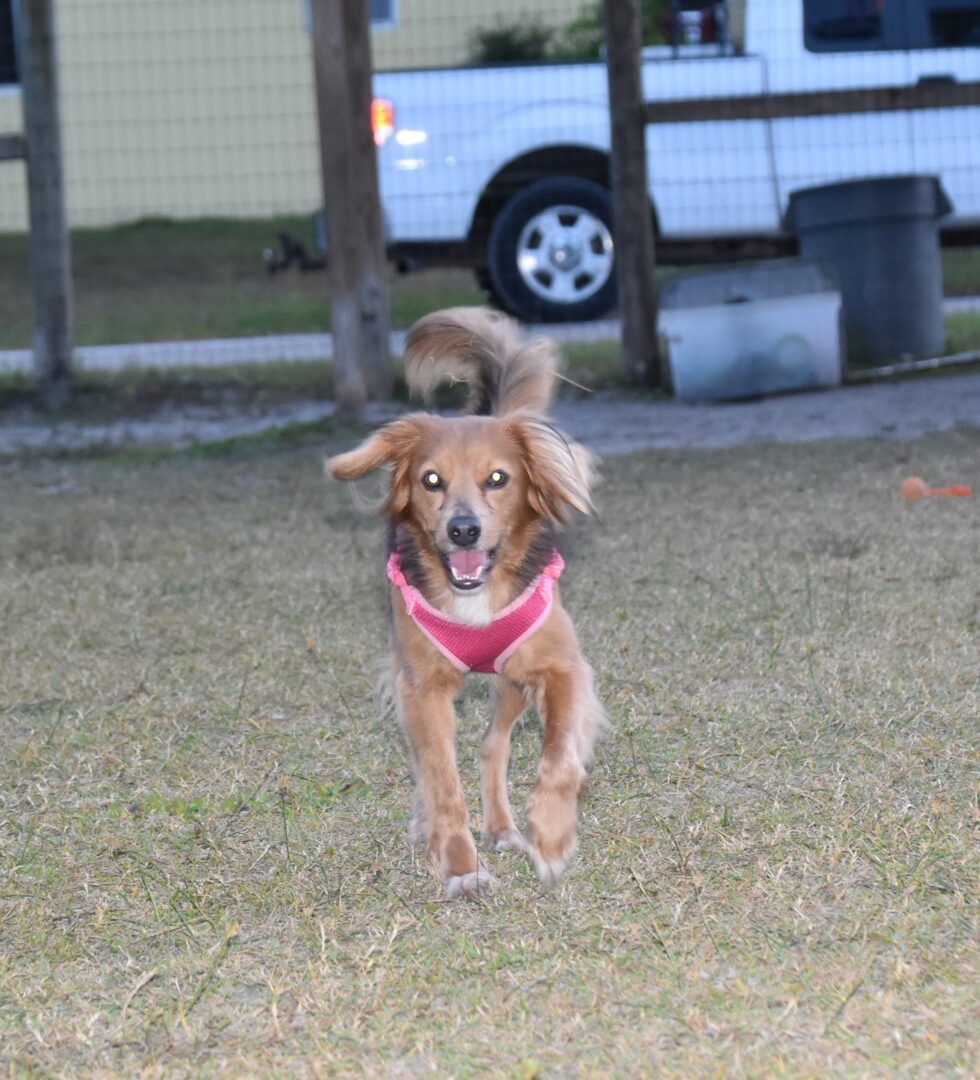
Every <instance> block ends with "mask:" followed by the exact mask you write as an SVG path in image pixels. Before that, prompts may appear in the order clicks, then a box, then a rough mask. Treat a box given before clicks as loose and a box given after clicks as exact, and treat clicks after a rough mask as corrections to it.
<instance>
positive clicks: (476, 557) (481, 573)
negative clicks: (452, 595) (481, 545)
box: [442, 548, 497, 589]
mask: <svg viewBox="0 0 980 1080" xmlns="http://www.w3.org/2000/svg"><path fill="white" fill-rule="evenodd" d="M496 557H497V549H496V548H491V549H490V550H489V551H482V550H479V549H476V548H460V549H459V550H458V551H450V552H448V553H445V554H443V556H442V558H443V561H444V562H445V564H446V568H447V569H448V570H449V581H450V584H451V585H452V586H453V588H455V589H478V588H479V587H480V586H481V585H482V584H483V583H484V582H485V581H486V580H487V575H488V574H489V573H490V570H491V569H492V568H493V563H494V559H496Z"/></svg>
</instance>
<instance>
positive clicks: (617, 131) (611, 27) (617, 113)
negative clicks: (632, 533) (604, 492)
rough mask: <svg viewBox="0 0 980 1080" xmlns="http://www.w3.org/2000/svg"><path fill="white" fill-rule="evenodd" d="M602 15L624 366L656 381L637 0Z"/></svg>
mask: <svg viewBox="0 0 980 1080" xmlns="http://www.w3.org/2000/svg"><path fill="white" fill-rule="evenodd" d="M603 18H604V22H605V30H606V74H607V76H608V79H609V117H610V130H611V136H612V193H613V214H614V237H613V239H614V242H615V244H616V274H617V284H618V286H619V306H620V314H621V316H622V325H623V332H622V333H623V336H622V349H623V367H624V369H625V372H626V374H627V375H628V376H630V377H631V378H635V379H643V380H645V381H646V382H648V383H652V384H656V383H658V382H659V378H660V365H659V361H658V357H657V326H656V323H657V301H656V294H655V293H654V284H653V270H654V249H653V220H652V215H651V212H650V200H649V198H648V196H647V166H646V138H645V133H646V127H645V115H644V101H643V85H642V79H641V76H640V64H641V56H640V54H641V51H642V48H643V32H642V25H641V21H640V0H603Z"/></svg>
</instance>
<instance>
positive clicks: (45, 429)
mask: <svg viewBox="0 0 980 1080" xmlns="http://www.w3.org/2000/svg"><path fill="white" fill-rule="evenodd" d="M332 411H333V406H332V405H331V404H330V403H328V402H302V403H297V404H295V405H288V406H280V407H277V408H274V409H269V410H266V411H258V410H250V411H245V412H243V411H241V410H238V409H235V408H233V407H208V408H202V407H186V408H183V409H180V410H179V411H178V410H175V409H173V408H167V409H162V410H160V411H159V412H157V413H156V414H153V415H151V416H145V417H141V418H139V419H130V420H121V421H115V422H113V423H108V424H82V423H79V422H77V421H62V422H55V423H51V422H50V421H48V420H47V419H45V418H44V417H43V416H41V415H40V414H37V413H33V412H28V411H26V410H25V411H21V412H18V413H15V414H8V415H7V417H6V419H5V422H4V423H3V424H2V426H0V456H6V457H9V456H11V455H19V454H25V453H27V454H46V453H63V452H65V451H78V450H84V449H88V448H92V447H98V446H104V447H135V446H170V447H177V448H183V447H187V446H190V445H192V444H194V443H200V442H213V441H216V440H220V439H228V438H234V437H237V436H242V435H251V434H256V433H258V432H260V431H264V430H267V429H269V428H273V427H282V426H284V425H286V424H291V423H309V422H311V421H315V420H320V419H323V418H324V417H327V416H329V415H330V414H331V413H332ZM391 415H393V410H392V409H391V408H378V409H376V410H374V412H373V413H372V415H371V416H370V417H369V419H370V420H373V421H377V422H380V421H382V420H384V419H386V418H387V417H389V416H391ZM554 416H555V419H556V421H557V422H558V424H559V425H560V426H561V427H563V428H564V429H565V430H566V431H568V433H569V434H570V435H572V436H573V437H574V438H576V439H579V440H581V441H582V442H584V443H586V444H587V445H589V446H591V447H592V448H593V449H594V450H596V451H598V452H599V453H600V454H607V455H608V454H626V453H630V452H632V451H634V450H643V449H647V448H651V447H661V448H681V447H727V446H737V445H743V444H749V443H760V442H809V441H813V440H818V439H836V438H862V437H879V438H889V439H914V438H916V437H918V436H920V435H924V434H926V433H928V432H932V431H948V430H950V429H951V428H954V427H957V426H964V427H971V428H978V427H980V373H978V372H969V373H962V374H944V375H934V376H930V377H928V378H917V379H909V380H906V381H902V382H890V383H879V384H870V385H863V386H850V387H840V388H837V389H833V390H825V391H818V392H811V393H802V394H787V395H783V396H779V397H770V398H762V399H759V400H755V401H748V402H739V403H729V404H720V405H687V404H683V403H681V402H676V401H656V402H649V401H630V400H623V399H622V398H617V397H614V396H612V395H606V394H599V395H596V396H595V397H591V398H585V399H576V400H564V401H559V402H558V403H557V405H556V407H555V409H554Z"/></svg>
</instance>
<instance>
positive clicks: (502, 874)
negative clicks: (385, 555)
mask: <svg viewBox="0 0 980 1080" xmlns="http://www.w3.org/2000/svg"><path fill="white" fill-rule="evenodd" d="M358 435H359V432H357V431H356V430H354V429H349V428H348V429H343V428H334V429H325V431H324V432H322V433H321V434H319V435H317V436H315V437H313V436H310V437H308V439H307V441H306V442H302V441H301V442H300V443H299V444H298V445H297V444H294V445H292V446H290V447H289V448H288V449H278V450H277V449H273V448H270V447H269V446H266V445H264V444H261V443H258V444H255V445H252V446H249V445H248V444H245V445H242V446H239V447H238V448H235V449H232V450H230V451H228V452H227V453H225V454H223V455H220V456H217V457H215V456H208V457H204V456H202V455H200V454H183V455H169V456H164V457H158V458H156V459H154V460H140V459H139V458H135V457H133V458H125V457H117V458H111V457H110V458H107V459H104V460H100V461H88V462H85V461H72V460H66V461H60V462H51V461H49V462H20V463H7V464H4V465H2V466H0V470H2V471H0V490H2V499H0V613H2V625H3V628H4V633H3V635H2V637H0V735H2V741H3V748H4V752H3V754H2V756H0V825H2V827H0V856H2V857H0V866H2V868H3V869H2V875H0V943H2V947H0V1047H2V1050H0V1060H2V1061H3V1063H4V1065H5V1066H6V1071H7V1072H8V1074H9V1075H11V1076H14V1077H20V1076H25V1077H34V1076H37V1077H41V1076H82V1075H88V1076H93V1075H95V1076H124V1075H137V1074H139V1075H146V1076H164V1075H167V1076H172V1075H192V1076H195V1077H196V1076H228V1077H232V1076H234V1077H237V1076H243V1075H248V1076H307V1075H309V1076H324V1077H326V1076H338V1075H339V1076H361V1075H363V1076H409V1075H415V1074H417V1073H421V1072H425V1071H428V1070H433V1071H434V1072H435V1073H436V1075H440V1076H459V1077H468V1076H487V1075H489V1076H500V1077H515V1078H527V1077H535V1076H583V1077H592V1076H597V1075H598V1076H637V1075H660V1076H667V1077H684V1078H687V1077H692V1076H708V1075H717V1076H763V1075H789V1076H810V1077H825V1076H828V1075H854V1076H881V1075H895V1074H910V1075H917V1076H955V1075H962V1076H967V1075H974V1074H975V1069H976V1066H977V1050H976V1048H977V1036H978V1023H977V1015H976V987H977V982H978V978H980V965H978V948H977V941H978V936H977V929H978V927H977V907H976V900H977V895H978V886H980V881H978V850H977V846H976V843H975V832H971V830H975V827H976V824H977V802H976V755H977V750H978V741H980V740H978V723H977V721H978V715H980V687H978V678H977V672H978V670H980V654H978V641H980V577H978V571H977V566H978V565H980V541H978V537H980V527H978V526H980V521H978V506H980V504H978V502H977V499H976V498H974V499H960V500H924V501H922V502H918V503H910V504H909V503H903V502H901V501H900V500H899V499H898V498H897V497H896V493H897V490H898V485H899V482H900V481H901V479H902V477H903V476H905V475H906V474H907V473H910V472H916V473H921V474H922V475H924V476H926V477H929V478H930V479H934V480H935V481H936V482H953V481H963V482H971V483H973V484H974V485H975V486H977V481H978V477H980V433H977V432H959V433H953V434H949V435H942V436H934V437H929V438H926V439H922V440H920V441H918V442H914V443H897V442H884V441H866V442H853V443H822V444H812V445H808V446H770V447H756V448H751V449H739V450H726V451H724V452H696V453H695V452H684V453H680V452H651V453H645V454H638V455H634V456H631V457H626V458H619V459H609V460H608V461H607V462H606V465H605V468H604V475H605V480H604V483H603V485H602V487H601V488H600V491H599V501H600V507H601V510H602V513H603V520H604V524H602V523H599V524H592V523H580V524H579V525H576V526H575V528H574V529H573V531H572V532H571V534H570V536H569V537H568V544H567V549H566V551H567V554H568V556H569V558H568V561H569V569H568V571H567V573H566V575H565V577H564V578H563V579H562V589H563V594H564V600H565V602H566V604H567V606H568V607H569V609H570V610H571V611H572V613H573V614H574V616H575V619H576V623H577V626H578V628H579V631H580V636H581V638H582V640H583V644H584V647H585V650H586V653H587V655H588V656H589V657H590V659H591V660H592V662H593V664H594V666H595V668H596V671H597V676H598V684H599V688H600V692H601V696H602V697H603V699H604V701H605V703H606V705H607V707H608V710H609V713H610V717H611V720H612V722H613V727H614V732H615V733H614V735H613V737H612V738H611V739H610V740H609V741H607V742H606V743H604V744H603V745H602V746H601V747H600V748H599V752H598V758H597V763H596V767H595V771H594V774H593V783H592V785H591V788H590V791H589V793H588V795H587V797H586V799H585V801H584V803H583V807H582V840H581V849H580V855H579V857H578V860H577V861H576V863H575V864H574V866H573V868H572V870H571V872H570V874H569V876H568V877H567V878H566V879H565V880H564V881H563V882H562V883H561V884H560V885H559V886H558V887H557V888H555V889H554V890H552V891H550V892H543V891H542V890H541V889H540V887H539V886H538V884H537V882H536V880H535V879H534V877H533V875H532V874H531V872H530V870H529V868H528V867H527V865H526V864H525V863H524V862H523V861H521V860H520V859H518V858H516V857H513V856H510V855H504V854H501V855H491V856H489V859H490V863H491V866H492V868H493V870H494V871H495V873H496V874H497V875H498V876H499V878H500V879H501V885H502V887H501V891H500V892H499V894H498V895H496V896H494V897H493V898H492V899H489V900H487V901H485V902H483V903H479V904H476V903H464V902H456V903H447V902H444V901H443V900H442V899H441V896H440V888H439V886H438V884H437V883H436V882H435V881H434V880H433V879H431V878H430V877H429V876H428V875H427V873H426V872H425V870H424V868H423V866H422V864H421V862H420V858H419V855H418V853H417V852H415V851H413V849H412V848H411V847H410V846H409V844H408V841H407V839H406V836H405V825H406V812H407V808H408V801H409V781H408V775H407V771H406V767H405V763H404V758H403V753H402V747H401V743H400V740H399V738H398V736H397V735H396V734H395V730H394V727H393V725H392V723H391V722H390V721H389V720H387V719H384V718H382V717H381V716H380V715H379V713H378V711H377V709H376V707H375V705H374V702H373V687H374V681H375V680H374V673H375V671H376V670H377V666H378V664H379V663H380V662H381V661H382V658H383V652H384V626H385V616H384V590H383V587H382V569H381V568H382V551H381V541H380V538H379V535H378V534H379V529H378V526H377V524H376V523H375V522H374V521H372V520H371V519H369V518H367V517H365V516H364V515H363V514H362V513H360V512H359V511H357V510H356V509H355V508H354V506H353V505H352V501H351V498H350V495H349V493H348V491H347V490H346V489H345V488H344V487H342V486H340V485H335V484H333V483H330V482H327V481H326V480H325V479H324V478H323V475H322V471H321V465H320V457H321V456H322V453H323V452H324V451H329V450H332V449H337V448H339V447H341V446H349V445H350V444H351V442H352V441H353V439H355V438H356V437H358ZM369 489H370V485H367V486H366V489H365V492H366V493H367V494H370V490H369ZM487 704H488V702H487V688H486V683H485V682H484V681H475V682H474V683H473V684H472V686H471V689H470V692H469V693H468V695H467V696H466V697H465V698H464V701H463V703H462V705H461V710H460V711H461V725H460V726H461V732H460V740H459V744H460V757H461V764H462V769H463V774H464V782H465V784H466V787H467V791H468V794H469V797H470V802H471V806H472V808H473V809H474V811H476V810H477V783H476V767H477V759H478V744H479V737H480V731H481V725H482V723H483V719H484V717H485V716H486V712H487ZM537 744H538V733H537V727H536V724H534V723H533V722H532V723H528V724H527V726H526V727H525V728H524V729H523V730H522V731H521V732H519V733H518V735H517V737H516V740H515V754H514V760H513V763H512V768H511V777H512V787H513V791H514V795H515V804H522V803H523V802H524V800H525V799H526V796H527V794H528V791H529V785H530V781H531V779H532V777H533V770H534V762H535V759H536V752H537Z"/></svg>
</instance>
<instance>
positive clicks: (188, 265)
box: [0, 217, 980, 349]
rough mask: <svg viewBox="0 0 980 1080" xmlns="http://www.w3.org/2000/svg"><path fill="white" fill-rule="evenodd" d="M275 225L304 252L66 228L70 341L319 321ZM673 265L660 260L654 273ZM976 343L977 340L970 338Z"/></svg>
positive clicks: (406, 304)
mask: <svg viewBox="0 0 980 1080" xmlns="http://www.w3.org/2000/svg"><path fill="white" fill-rule="evenodd" d="M282 230H286V231H288V232H290V233H292V234H293V235H294V236H295V237H297V238H298V239H300V240H301V241H302V242H303V243H304V244H305V245H306V246H307V249H308V250H310V251H311V253H312V228H311V223H310V219H309V218H308V217H283V218H273V219H261V220H226V219H203V220H198V221H172V220H168V219H148V220H145V221H139V222H136V223H133V224H130V225H123V226H118V227H114V228H106V229H79V230H76V231H75V232H74V233H73V234H72V260H73V268H74V282H75V321H76V340H77V343H78V344H79V345H111V344H119V343H129V342H138V341H170V340H184V339H196V338H213V337H219V338H220V337H238V336H250V335H257V334H282V333H304V332H317V331H325V330H328V329H329V327H330V310H329V300H328V292H327V279H326V275H325V274H324V273H323V272H311V273H308V274H303V273H300V271H299V270H298V269H296V268H295V267H294V268H291V269H290V270H288V271H284V272H281V273H278V274H269V273H268V272H267V271H266V269H265V266H264V264H263V262H262V258H261V253H262V250H263V249H264V248H266V247H268V246H270V245H272V246H275V245H277V242H278V235H279V233H280V232H281V231H282ZM673 272H676V271H675V270H672V269H671V268H666V269H665V270H664V271H663V275H664V276H665V275H669V274H670V273H673ZM943 274H944V287H945V290H946V292H947V293H948V294H957V293H960V294H977V293H980V251H978V250H977V249H962V248H960V249H951V250H947V251H944V253H943ZM389 287H390V294H391V318H392V324H393V325H394V326H396V327H407V326H409V325H410V324H411V323H412V322H414V321H415V319H417V318H418V317H419V316H421V315H423V314H425V313H426V312H428V311H431V310H433V309H434V308H437V307H446V306H450V305H454V304H479V303H484V302H485V295H484V294H483V293H482V292H481V290H480V289H479V288H477V286H476V283H475V281H474V278H473V275H472V274H471V273H470V272H469V271H466V270H445V269H437V270H426V271H421V272H419V273H414V274H408V275H405V276H399V275H397V274H395V273H394V272H392V273H391V275H390V277H389ZM30 326H31V324H30V292H29V285H28V276H27V241H26V238H25V237H24V236H20V235H12V234H0V349H13V348H26V347H28V345H29V344H30V340H31V330H30ZM974 344H976V342H975V343H974Z"/></svg>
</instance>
